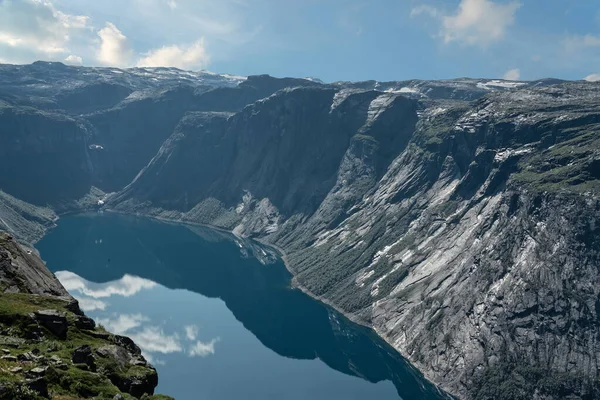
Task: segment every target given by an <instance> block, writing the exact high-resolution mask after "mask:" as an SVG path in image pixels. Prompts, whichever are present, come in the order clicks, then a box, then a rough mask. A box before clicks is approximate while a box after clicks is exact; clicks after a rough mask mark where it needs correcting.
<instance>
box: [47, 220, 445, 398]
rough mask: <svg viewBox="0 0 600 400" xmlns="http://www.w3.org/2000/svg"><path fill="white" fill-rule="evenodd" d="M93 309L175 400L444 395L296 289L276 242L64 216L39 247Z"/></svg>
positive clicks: (386, 348)
mask: <svg viewBox="0 0 600 400" xmlns="http://www.w3.org/2000/svg"><path fill="white" fill-rule="evenodd" d="M37 248H38V249H39V251H40V253H41V255H42V258H43V259H44V260H45V261H46V262H47V263H48V267H49V268H50V269H51V270H52V271H53V272H55V273H56V275H57V277H58V278H59V279H60V281H61V282H62V283H63V285H64V286H65V287H66V288H67V289H68V290H69V292H70V293H71V294H73V295H74V296H75V297H76V298H77V299H78V300H79V301H80V304H81V307H82V308H83V309H84V311H85V312H86V313H87V314H88V315H90V316H91V317H93V318H94V319H96V321H97V322H98V323H101V324H102V325H104V326H105V327H106V328H107V329H108V330H110V331H113V332H115V333H119V334H123V335H127V336H129V337H131V338H133V339H134V340H135V342H136V343H137V344H138V345H139V346H140V347H141V348H142V350H143V352H144V355H145V356H146V357H147V358H148V359H149V360H150V361H151V362H152V363H153V364H154V365H155V367H156V368H157V370H158V373H159V379H160V382H159V386H158V388H157V392H158V393H164V394H169V395H171V396H174V397H175V398H176V399H178V400H187V399H190V400H203V399H207V400H213V399H214V400H233V399H257V400H258V399H261V400H262V399H273V400H280V399H292V400H296V399H297V400H300V399H302V400H305V399H316V400H318V399H323V400H336V399H344V400H351V399H357V400H358V399H361V400H362V399H369V400H370V399H382V400H386V399H400V398H402V399H405V400H410V399H428V400H429V399H441V398H443V396H442V395H440V394H439V393H438V392H437V391H436V390H435V388H433V387H432V386H431V385H430V384H428V383H427V382H425V381H424V380H423V379H422V378H421V377H420V376H419V374H418V373H416V372H415V371H414V369H412V368H411V367H409V366H408V365H407V364H406V362H405V361H404V360H403V359H402V358H401V357H399V356H398V355H397V354H396V353H395V352H394V351H393V350H392V349H391V348H390V347H389V346H388V345H387V344H385V343H384V342H383V341H381V340H380V339H378V338H377V337H376V336H375V335H374V334H372V332H371V331H369V330H367V329H365V328H363V327H360V326H357V325H356V324H353V323H351V322H350V321H348V320H347V319H346V318H344V317H343V316H341V315H340V314H339V313H337V312H335V311H333V310H331V309H329V308H328V307H325V306H323V305H322V304H321V303H319V302H317V301H315V300H313V299H311V298H310V297H308V296H306V295H305V294H303V293H302V292H300V291H298V290H292V289H290V287H289V282H290V278H291V277H290V275H289V273H288V272H287V270H286V269H285V267H284V265H283V264H282V262H281V261H280V260H279V259H278V258H277V257H276V255H275V254H273V252H272V251H270V250H269V249H266V248H263V247H261V246H259V245H257V244H255V243H253V242H250V241H245V240H241V239H239V238H236V237H234V236H233V235H230V234H227V233H223V232H219V231H215V230H212V229H208V228H201V227H190V226H184V225H176V224H168V223H163V222H158V221H154V220H150V219H146V218H136V217H131V216H122V215H116V214H83V215H72V216H67V217H63V218H61V219H60V221H59V223H58V227H57V228H56V229H54V230H52V231H51V232H50V233H49V234H48V235H47V236H46V237H45V238H44V239H43V240H42V241H40V242H39V243H38V245H37Z"/></svg>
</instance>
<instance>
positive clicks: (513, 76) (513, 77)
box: [502, 68, 521, 81]
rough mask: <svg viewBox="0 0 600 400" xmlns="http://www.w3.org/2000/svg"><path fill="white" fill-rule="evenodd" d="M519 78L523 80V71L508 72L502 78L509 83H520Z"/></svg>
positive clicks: (511, 70) (512, 70) (513, 70)
mask: <svg viewBox="0 0 600 400" xmlns="http://www.w3.org/2000/svg"><path fill="white" fill-rule="evenodd" d="M519 78H521V70H520V69H519V68H515V69H510V70H508V71H506V72H505V73H504V76H503V77H502V79H504V80H507V81H518V80H519Z"/></svg>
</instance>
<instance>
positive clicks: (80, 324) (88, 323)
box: [75, 315, 96, 331]
mask: <svg viewBox="0 0 600 400" xmlns="http://www.w3.org/2000/svg"><path fill="white" fill-rule="evenodd" d="M75 326H76V327H77V328H79V329H85V330H88V331H91V330H94V328H96V322H94V320H93V319H91V318H90V317H86V316H85V315H79V316H78V317H77V320H75Z"/></svg>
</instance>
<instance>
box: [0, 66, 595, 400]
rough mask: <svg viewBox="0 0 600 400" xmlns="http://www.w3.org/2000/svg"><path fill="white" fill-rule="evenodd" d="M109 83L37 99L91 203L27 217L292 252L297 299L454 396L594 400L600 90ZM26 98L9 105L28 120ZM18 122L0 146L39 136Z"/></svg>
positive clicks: (469, 84)
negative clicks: (187, 226) (185, 226)
mask: <svg viewBox="0 0 600 400" xmlns="http://www.w3.org/2000/svg"><path fill="white" fill-rule="evenodd" d="M38 67H40V66H38ZM53 68H54V67H53ZM69 68H70V67H69ZM75 70H77V71H79V72H77V74H76V75H74V76H77V77H80V76H81V75H82V73H81V71H85V69H75ZM52 71H54V70H52ZM110 71H112V70H101V71H100V70H96V72H94V73H95V74H96V75H98V76H102V78H97V79H100V80H103V81H106V82H108V83H110V84H119V85H122V86H124V87H126V88H127V90H128V91H131V93H130V94H128V95H127V97H126V98H124V99H121V100H119V99H118V97H119V96H120V95H117V94H118V93H120V92H119V91H115V90H107V92H109V94H110V96H108V95H107V96H108V97H109V99H107V100H106V101H104V102H102V103H97V106H94V107H92V108H94V110H95V111H93V112H92V113H89V114H77V112H75V111H73V110H68V109H65V110H62V111H60V110H61V109H60V107H66V106H65V105H64V104H69V103H68V102H66V103H65V102H64V101H63V100H61V99H63V98H64V97H60V96H64V94H57V93H53V92H51V93H44V94H43V96H42V95H39V94H38V97H35V98H36V99H37V100H36V101H38V103H39V104H41V103H40V102H39V98H40V97H43V98H45V99H47V101H45V102H42V103H43V104H46V107H47V109H48V110H50V111H44V112H43V113H44V115H46V116H47V115H50V114H51V115H61V117H60V118H58V117H52V118H53V119H54V120H57V119H61V121H65V122H61V123H64V124H66V125H65V126H69V127H71V126H72V128H68V129H66V128H65V129H66V132H71V131H69V129H74V130H73V131H72V132H73V133H71V134H70V135H71V136H69V134H66V136H64V140H65V144H64V145H63V144H60V145H57V146H56V148H57V149H65V151H67V150H66V149H67V148H68V146H71V145H72V149H71V150H68V152H67V153H65V154H64V157H61V160H60V161H61V163H63V165H71V166H73V167H72V168H75V169H77V168H78V169H77V171H71V172H70V173H71V174H73V176H74V177H79V176H81V178H77V179H73V182H72V183H71V184H72V185H73V186H76V185H80V187H78V188H77V190H75V188H73V189H69V190H73V191H72V192H69V191H68V190H66V189H65V191H62V190H58V191H57V192H58V193H59V194H61V195H62V194H63V193H66V194H67V197H70V199H68V200H63V199H61V200H60V201H54V202H53V199H54V198H55V197H56V196H57V194H56V193H54V194H53V196H54V197H53V196H51V195H48V196H49V197H48V200H46V202H41V201H37V200H36V199H35V198H24V199H23V200H26V201H30V202H34V203H36V204H38V206H40V205H46V204H49V209H51V210H57V211H59V212H60V211H61V209H59V207H58V206H56V204H59V205H64V204H68V205H69V206H68V207H69V209H77V208H81V207H82V206H89V205H91V204H96V203H94V199H97V200H101V203H100V204H104V202H106V207H108V208H111V209H115V210H118V211H122V212H132V213H133V212H135V213H144V214H148V215H153V216H159V217H162V218H169V219H173V220H181V221H188V222H198V223H206V224H211V225H215V226H219V227H222V228H226V229H229V230H232V231H234V232H236V233H237V234H240V235H244V236H251V237H256V238H260V239H261V240H263V241H265V242H268V243H271V244H273V245H275V246H277V247H279V248H280V249H282V250H283V251H285V253H286V260H287V263H288V266H289V267H290V269H291V270H292V271H293V272H294V274H295V280H296V281H297V283H298V284H300V285H302V286H303V287H304V288H305V289H306V290H308V291H310V292H311V293H312V294H313V295H315V296H318V297H319V298H321V299H323V300H324V301H327V302H329V303H330V304H333V305H334V306H336V307H337V308H339V309H341V310H343V311H344V312H345V313H346V314H348V315H350V316H351V317H353V318H354V319H356V320H359V321H360V322H362V323H364V324H367V325H370V326H372V327H373V328H374V329H375V330H376V331H377V332H378V333H379V335H381V336H382V337H384V338H385V339H386V340H387V341H388V342H390V343H391V344H392V345H393V346H394V347H395V348H396V349H397V350H398V351H399V352H400V353H401V354H403V355H404V356H405V357H406V358H408V359H409V360H410V361H411V362H412V363H413V364H414V365H416V366H417V367H418V368H419V369H420V370H421V371H423V373H424V374H425V375H426V376H427V377H428V378H429V379H431V380H432V381H433V382H435V383H437V384H439V385H440V386H441V387H443V388H444V389H446V390H448V391H449V392H451V393H453V394H455V395H457V396H459V397H461V398H474V399H503V398H505V399H516V398H523V399H529V398H538V399H557V398H565V397H568V396H575V398H577V397H579V398H584V399H592V398H597V397H598V396H600V392H599V391H600V384H599V381H598V379H599V377H598V369H597V365H598V356H599V352H598V337H600V336H599V334H600V325H599V324H598V322H599V321H598V318H599V315H600V311H598V310H599V308H598V307H600V300H599V299H600V277H599V274H598V265H599V262H600V260H599V247H600V237H599V234H600V231H599V228H598V226H599V225H598V218H599V216H600V201H599V196H600V153H599V150H598V149H600V133H598V132H599V127H600V112H599V111H600V102H599V101H598V94H599V92H600V86H599V85H598V84H593V83H583V82H581V83H579V82H562V81H557V80H542V81H536V82H504V81H496V80H470V79H461V80H453V81H437V82H429V81H404V82H386V83H381V82H360V83H348V82H339V83H335V84H318V83H315V82H311V81H307V80H293V79H284V80H280V79H275V78H270V77H266V76H262V77H251V78H249V79H247V80H245V81H240V82H237V83H235V84H232V83H231V80H227V79H228V78H222V79H223V81H222V82H221V83H215V81H214V80H213V81H211V82H212V86H206V85H201V84H198V82H200V81H201V79H200V78H198V79H197V81H196V82H195V83H193V84H192V83H190V82H182V81H181V80H178V81H177V85H178V86H174V85H173V83H172V79H175V78H173V77H174V76H175V75H177V73H176V72H174V71H171V75H170V76H171V78H170V79H171V80H170V81H169V83H165V84H164V86H163V87H156V86H152V87H151V86H150V85H144V84H142V83H140V82H141V81H140V80H139V79H137V80H133V79H130V80H129V81H124V80H122V78H121V77H119V78H115V77H111V76H112V75H111V74H112V72H110ZM126 72H127V73H128V74H131V75H132V76H134V75H135V73H136V70H129V71H126ZM151 72H152V73H155V74H156V73H158V72H157V71H151ZM51 73H53V74H57V72H47V74H51ZM60 73H61V74H63V75H64V71H63V72H60ZM148 73H150V72H148ZM13 74H16V75H19V73H18V72H14V71H13ZM73 74H75V73H73ZM0 75H1V73H0ZM63 75H61V76H63ZM115 75H118V76H120V75H123V74H115ZM135 76H137V77H139V75H135ZM39 79H41V78H39ZM64 79H67V78H64ZM68 79H72V80H74V81H76V79H75V77H71V78H68ZM77 79H80V78H77ZM0 82H2V81H1V80H0ZM77 82H78V81H77ZM108 83H107V84H108ZM77 90H81V89H77ZM93 90H99V89H93ZM33 92H35V91H34V90H33V89H31V90H30V92H27V93H25V94H21V95H20V96H21V97H19V98H15V97H14V96H13V97H11V98H10V99H9V98H8V97H6V98H7V100H5V103H6V104H7V105H6V107H7V108H10V107H12V108H15V107H17V108H23V107H30V106H24V105H23V102H24V101H25V100H23V99H24V98H27V99H29V100H28V101H29V102H30V103H31V98H32V96H33V95H32V94H31V93H33ZM0 93H1V92H0ZM35 93H37V92H35ZM77 93H78V94H77V95H80V94H79V93H80V92H77ZM115 93H117V94H115ZM109 100H110V101H109ZM61 101H63V102H62V103H61ZM117 101H118V102H117ZM114 102H117V103H116V104H112V103H114ZM49 104H51V105H52V107H50V106H49ZM61 104H63V105H61ZM36 107H37V108H36V110H37V109H39V108H41V106H39V105H38V106H36ZM86 107H88V108H89V107H91V106H90V105H89V104H87V105H86ZM31 112H33V111H31ZM35 112H37V113H40V111H35ZM13 113H14V112H13ZM19 121H21V120H19ZM24 124H25V123H24V122H21V124H20V125H15V129H13V130H12V131H11V134H8V133H7V134H5V136H6V137H7V138H10V139H11V140H18V138H19V137H20V136H21V132H24V133H23V135H25V136H26V137H27V135H28V134H27V132H29V131H28V130H27V129H29V128H28V126H27V125H24ZM44 126H45V125H44ZM77 129H79V131H77ZM61 131H62V128H61ZM33 132H38V135H40V133H39V130H33ZM77 132H79V133H77ZM32 135H33V133H32ZM41 136H42V137H44V138H46V137H48V134H43V135H41ZM0 137H2V134H1V133H0ZM60 137H61V138H62V137H63V136H60ZM80 137H81V138H84V139H85V140H84V139H77V138H80ZM40 140H41V139H38V141H40ZM77 140H81V141H82V143H85V145H83V146H82V145H79V144H78V143H79V142H77ZM57 143H62V142H57ZM92 145H93V146H92ZM90 146H92V147H90ZM15 148H16V149H17V150H15V151H25V150H22V148H21V147H15ZM71 153H72V154H71ZM62 158H64V159H62ZM81 160H85V161H86V162H82V161H81ZM11 165H14V166H15V167H18V165H19V164H18V161H17V160H16V159H15V161H13V164H11ZM76 165H78V167H76ZM30 168H31V169H32V171H34V172H35V173H32V174H33V176H37V175H36V174H38V175H40V176H44V174H49V173H52V176H56V177H57V179H58V178H60V176H61V175H60V171H57V172H54V171H46V170H45V169H44V168H41V167H40V165H39V164H36V163H32V165H31V166H30ZM4 175H6V174H2V173H0V182H5V181H2V179H6V182H9V183H10V182H13V181H11V180H10V179H12V178H10V177H4ZM64 184H68V183H67V182H65V181H61V182H59V183H56V185H64ZM5 187H6V188H7V189H5ZM57 187H60V186H57ZM1 188H2V189H3V190H5V191H6V192H7V193H8V195H12V196H15V197H19V198H23V197H26V196H27V192H26V191H24V192H23V193H25V194H23V193H20V192H18V190H17V189H14V188H12V187H10V185H8V184H5V183H2V186H1ZM8 188H10V189H8ZM19 190H24V189H19ZM104 192H116V193H115V194H112V195H110V196H107V197H105V196H104ZM35 193H36V192H35ZM82 198H83V199H84V200H81V199H82ZM10 204H13V206H12V208H10V209H11V210H15V209H16V206H14V204H15V202H14V200H13V201H11V202H10ZM64 209H65V207H64V206H63V210H64ZM0 210H2V209H0ZM35 210H37V208H36V209H35ZM17 214H19V213H18V212H17ZM0 217H2V218H4V217H3V214H0ZM15 218H16V217H15ZM5 219H6V218H5ZM25 220H26V221H30V220H31V218H30V217H29V218H26V219H25ZM0 221H1V220H0ZM43 221H45V220H43V219H42V220H41V222H39V223H37V224H36V225H35V227H37V228H38V229H41V230H43V229H45V226H46V225H45V223H44V222H43ZM22 226H25V227H27V225H25V222H22Z"/></svg>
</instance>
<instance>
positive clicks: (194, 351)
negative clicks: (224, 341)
mask: <svg viewBox="0 0 600 400" xmlns="http://www.w3.org/2000/svg"><path fill="white" fill-rule="evenodd" d="M220 340H221V338H215V339H212V340H211V341H210V342H207V343H203V342H201V341H197V342H196V344H194V346H193V347H192V348H191V349H189V351H188V355H189V356H190V357H206V356H210V355H212V354H215V344H217V342H219V341H220Z"/></svg>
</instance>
